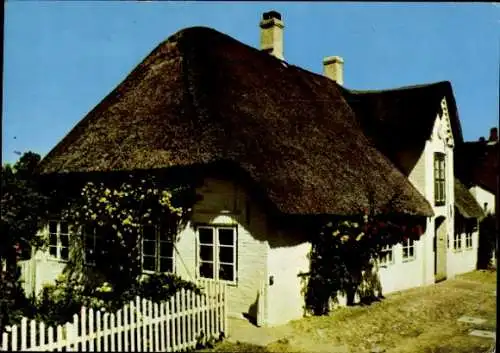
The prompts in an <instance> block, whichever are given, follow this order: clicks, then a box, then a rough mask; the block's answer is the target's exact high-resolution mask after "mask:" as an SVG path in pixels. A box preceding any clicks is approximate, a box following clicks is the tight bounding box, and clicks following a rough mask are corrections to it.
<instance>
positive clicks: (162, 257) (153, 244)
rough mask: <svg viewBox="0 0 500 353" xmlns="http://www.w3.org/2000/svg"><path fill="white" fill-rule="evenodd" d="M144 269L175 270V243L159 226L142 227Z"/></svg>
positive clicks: (153, 270)
mask: <svg viewBox="0 0 500 353" xmlns="http://www.w3.org/2000/svg"><path fill="white" fill-rule="evenodd" d="M142 270H143V271H146V272H147V271H150V272H161V273H163V272H174V243H173V242H172V241H171V240H169V239H168V238H167V235H166V234H165V232H164V231H163V229H162V227H159V226H145V227H143V229H142Z"/></svg>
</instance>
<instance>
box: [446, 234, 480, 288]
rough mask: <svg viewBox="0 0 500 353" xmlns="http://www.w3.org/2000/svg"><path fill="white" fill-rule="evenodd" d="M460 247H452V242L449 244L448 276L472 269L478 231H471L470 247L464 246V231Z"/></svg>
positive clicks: (473, 267) (474, 261)
mask: <svg viewBox="0 0 500 353" xmlns="http://www.w3.org/2000/svg"><path fill="white" fill-rule="evenodd" d="M460 236H461V238H462V248H461V249H457V250H455V249H453V243H451V244H450V249H449V251H448V277H449V278H452V277H454V276H456V275H459V274H462V273H467V272H470V271H474V270H475V269H476V265H477V248H478V232H474V233H472V248H470V249H466V248H465V233H462V234H461V235H460ZM452 241H453V239H452Z"/></svg>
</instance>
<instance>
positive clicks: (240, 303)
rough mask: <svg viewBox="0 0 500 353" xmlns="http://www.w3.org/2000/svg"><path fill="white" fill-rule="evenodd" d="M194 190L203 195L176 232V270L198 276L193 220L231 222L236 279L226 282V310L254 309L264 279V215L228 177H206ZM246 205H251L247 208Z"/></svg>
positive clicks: (266, 248)
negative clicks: (178, 232)
mask: <svg viewBox="0 0 500 353" xmlns="http://www.w3.org/2000/svg"><path fill="white" fill-rule="evenodd" d="M198 192H199V193H200V194H201V195H202V196H203V199H202V200H201V201H200V202H199V203H198V204H196V205H195V207H194V214H193V218H192V220H191V222H190V224H189V225H188V226H187V227H186V228H185V229H184V230H183V231H182V232H181V233H180V235H179V242H178V244H177V250H178V253H177V254H176V260H175V264H176V273H177V274H178V275H180V276H181V277H183V278H185V279H188V280H193V279H196V278H197V276H198V265H197V256H198V254H197V245H196V244H197V243H196V231H195V229H194V227H195V226H196V224H213V225H234V226H235V227H236V232H237V253H236V257H237V281H236V283H234V284H228V295H229V305H228V310H229V314H230V315H231V316H238V317H242V314H243V313H248V312H249V311H253V310H255V307H256V305H255V304H256V299H257V295H258V292H259V289H260V288H261V285H262V284H263V283H265V282H266V281H267V256H268V252H269V246H268V241H267V235H268V234H267V223H266V217H265V216H264V215H263V214H262V212H260V210H259V209H258V208H257V207H256V206H255V204H253V203H252V202H251V201H250V200H248V199H247V196H246V194H245V192H244V191H243V190H242V189H241V188H239V187H238V186H237V185H236V184H235V183H232V182H230V181H222V180H215V179H207V180H205V183H204V185H203V187H201V188H200V189H199V190H198ZM247 201H248V202H247ZM247 207H250V208H251V209H250V212H247V210H246V208H247ZM247 216H248V217H249V219H248V220H247ZM193 226H194V227H193Z"/></svg>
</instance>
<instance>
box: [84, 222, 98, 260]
mask: <svg viewBox="0 0 500 353" xmlns="http://www.w3.org/2000/svg"><path fill="white" fill-rule="evenodd" d="M86 231H87V230H86V229H85V227H81V235H82V248H83V262H84V264H85V265H88V266H95V261H89V260H88V259H87V247H86V241H87V239H86V238H87V237H89V236H88V234H87V232H86ZM97 237H98V235H97V227H92V236H90V237H89V238H92V243H93V244H92V250H93V251H94V254H95V253H96V252H97V250H98V248H97Z"/></svg>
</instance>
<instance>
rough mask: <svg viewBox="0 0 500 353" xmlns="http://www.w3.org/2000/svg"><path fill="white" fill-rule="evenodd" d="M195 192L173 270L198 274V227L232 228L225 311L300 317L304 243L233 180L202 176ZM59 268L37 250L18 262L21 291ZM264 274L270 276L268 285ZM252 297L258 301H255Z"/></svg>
mask: <svg viewBox="0 0 500 353" xmlns="http://www.w3.org/2000/svg"><path fill="white" fill-rule="evenodd" d="M198 192H199V193H200V194H201V195H202V196H203V199H202V200H201V201H200V202H199V203H197V204H196V205H195V206H194V208H193V211H194V212H193V217H192V219H191V221H190V222H189V223H188V224H187V226H186V227H185V228H184V229H183V230H182V231H181V232H180V234H179V236H178V240H177V242H176V246H175V251H174V264H175V265H174V272H175V273H176V274H177V275H179V276H181V277H182V278H184V279H186V280H191V281H194V280H196V279H198V278H200V276H199V260H200V259H199V248H198V234H197V227H198V226H199V225H202V226H215V227H217V226H223V227H230V228H233V229H234V230H235V232H236V249H235V256H236V269H237V270H236V271H237V272H236V280H235V281H233V282H226V283H227V284H228V298H229V302H228V311H229V315H231V316H236V317H243V314H244V313H248V314H249V315H250V316H251V317H254V318H256V317H257V315H260V317H261V318H262V323H263V324H264V325H267V324H281V323H285V322H287V321H289V320H293V319H298V318H300V317H302V316H303V306H304V297H303V296H302V295H301V289H302V286H301V282H300V278H299V277H298V276H297V275H298V274H299V273H300V272H306V271H308V270H309V259H308V258H307V254H308V252H309V249H310V244H309V243H307V242H305V241H304V240H297V239H296V237H295V235H289V234H288V233H286V234H285V232H280V231H279V230H270V227H269V222H268V217H267V216H266V215H265V214H264V213H263V211H262V210H261V209H260V208H259V207H258V205H257V204H256V203H255V202H254V201H253V200H251V199H250V197H249V196H248V195H247V193H246V192H245V191H244V190H243V188H241V187H240V186H238V185H237V184H236V183H234V182H231V181H224V180H216V179H206V180H205V182H204V185H203V186H202V187H200V189H199V190H198ZM43 231H46V232H48V229H44V230H43ZM270 244H271V245H270ZM216 256H217V255H216ZM65 266H66V262H65V261H62V260H61V259H57V258H55V257H53V256H51V255H50V254H49V253H48V251H37V252H36V253H35V255H34V256H33V257H32V258H31V259H30V260H27V261H24V262H22V263H21V268H22V278H23V279H24V280H25V284H24V286H25V290H26V292H27V293H32V292H35V293H38V292H39V291H40V290H41V288H42V286H43V285H44V284H45V283H53V282H54V281H55V279H56V278H57V276H58V275H59V274H61V273H62V271H63V269H64V267H65ZM270 268H272V271H270ZM270 275H272V276H273V277H274V283H273V285H271V286H269V276H270ZM259 292H262V293H264V297H262V296H259ZM283 298H284V299H283ZM258 301H263V302H262V303H261V305H259V302H258ZM259 307H260V308H261V311H260V312H259V313H258V310H259V309H258V308H259Z"/></svg>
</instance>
